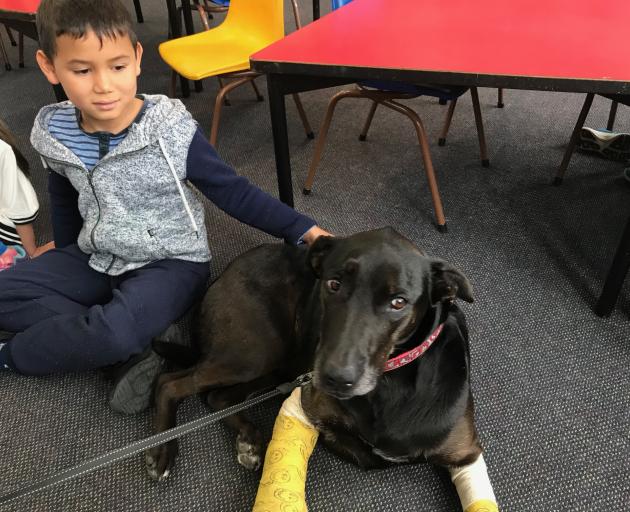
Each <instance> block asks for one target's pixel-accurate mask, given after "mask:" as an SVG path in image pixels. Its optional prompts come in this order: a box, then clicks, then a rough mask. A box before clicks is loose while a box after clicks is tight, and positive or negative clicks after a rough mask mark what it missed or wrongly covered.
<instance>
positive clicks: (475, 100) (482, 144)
mask: <svg viewBox="0 0 630 512" xmlns="http://www.w3.org/2000/svg"><path fill="white" fill-rule="evenodd" d="M470 95H471V96H472V104H473V111H474V113H475V124H476V125H477V137H479V151H480V153H481V165H482V166H484V167H488V166H490V160H488V148H487V147H486V135H485V133H484V131H483V119H482V118H481V107H480V106H479V94H478V93H477V88H476V87H471V88H470Z"/></svg>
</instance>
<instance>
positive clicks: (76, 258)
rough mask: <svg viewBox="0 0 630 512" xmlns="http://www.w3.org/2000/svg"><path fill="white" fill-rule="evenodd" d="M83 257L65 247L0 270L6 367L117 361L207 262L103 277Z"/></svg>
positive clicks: (160, 326) (174, 313)
mask: <svg viewBox="0 0 630 512" xmlns="http://www.w3.org/2000/svg"><path fill="white" fill-rule="evenodd" d="M88 260H89V255H87V254H84V253H83V252H82V251H81V250H80V249H79V248H78V247H77V246H76V245H72V246H68V247H66V248H63V249H56V250H53V251H50V252H48V253H46V254H44V255H42V256H40V257H39V258H36V259H34V260H30V261H28V262H24V263H21V264H19V265H17V266H16V267H14V268H12V269H10V270H6V271H3V272H1V273H0V290H2V293H0V330H6V331H10V332H15V333H16V334H15V336H14V337H13V338H12V339H10V340H9V341H8V342H7V345H6V346H5V347H4V348H3V349H2V351H1V352H0V356H3V357H4V358H5V360H6V361H8V363H9V366H10V367H11V368H12V369H14V370H15V371H17V372H19V373H22V374H25V375H44V374H48V373H54V372H72V371H84V370H90V369H95V368H100V367H103V366H107V365H112V364H115V363H120V362H124V361H126V360H128V359H129V358H130V357H132V356H134V355H137V354H140V353H142V352H143V351H144V350H145V349H147V347H149V345H150V342H151V339H152V338H154V337H155V336H158V335H159V334H160V333H162V332H163V331H164V330H165V329H166V328H167V327H168V326H169V325H170V324H171V323H172V322H173V321H174V320H176V319H178V318H179V317H180V316H182V315H183V314H184V313H185V312H186V311H187V310H188V309H189V308H190V306H191V305H192V304H193V303H194V302H195V301H196V300H197V299H198V298H200V297H201V294H202V293H203V292H204V291H205V288H206V285H207V281H208V277H209V266H208V263H207V262H204V263H194V262H188V261H183V260H161V261H156V262H153V263H150V264H148V265H145V266H144V267H142V268H140V269H137V270H133V271H130V272H127V273H125V274H123V275H120V276H108V275H106V274H102V273H100V272H97V271H95V270H93V269H92V268H91V267H90V266H89V265H88ZM7 350H8V352H7ZM2 352H4V354H2ZM7 356H8V357H7ZM123 409H124V407H123ZM128 412H132V411H128Z"/></svg>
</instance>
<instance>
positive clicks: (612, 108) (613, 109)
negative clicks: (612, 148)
mask: <svg viewBox="0 0 630 512" xmlns="http://www.w3.org/2000/svg"><path fill="white" fill-rule="evenodd" d="M617 105H619V103H617V102H616V101H613V102H612V103H611V104H610V113H609V114H608V123H606V129H607V130H610V131H611V132H612V130H613V128H614V126H615V117H616V116H617Z"/></svg>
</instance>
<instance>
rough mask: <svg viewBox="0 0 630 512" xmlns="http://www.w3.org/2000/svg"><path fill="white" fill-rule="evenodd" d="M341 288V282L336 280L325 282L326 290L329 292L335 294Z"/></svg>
mask: <svg viewBox="0 0 630 512" xmlns="http://www.w3.org/2000/svg"><path fill="white" fill-rule="evenodd" d="M340 287H341V281H337V280H336V279H329V280H328V281H326V288H328V289H329V290H330V291H331V292H336V291H338V290H339V288H340Z"/></svg>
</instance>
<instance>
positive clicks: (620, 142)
mask: <svg viewBox="0 0 630 512" xmlns="http://www.w3.org/2000/svg"><path fill="white" fill-rule="evenodd" d="M577 148H578V149H579V150H581V151H588V152H589V153H598V154H600V155H601V156H603V157H604V158H608V159H610V160H618V161H622V162H623V161H626V160H628V159H629V158H630V134H629V133H618V132H611V131H608V130H596V129H594V128H588V127H587V126H585V127H583V128H582V130H581V131H580V140H579V141H578V144H577Z"/></svg>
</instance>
